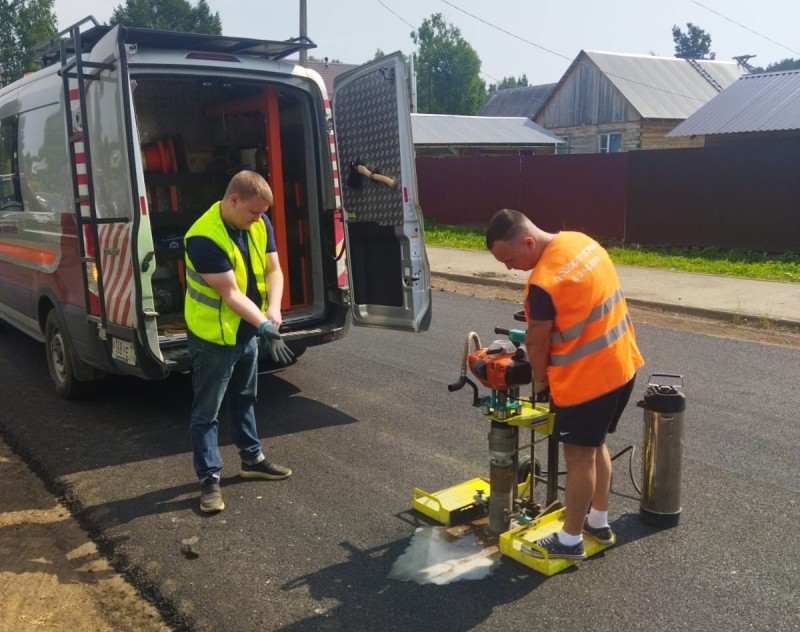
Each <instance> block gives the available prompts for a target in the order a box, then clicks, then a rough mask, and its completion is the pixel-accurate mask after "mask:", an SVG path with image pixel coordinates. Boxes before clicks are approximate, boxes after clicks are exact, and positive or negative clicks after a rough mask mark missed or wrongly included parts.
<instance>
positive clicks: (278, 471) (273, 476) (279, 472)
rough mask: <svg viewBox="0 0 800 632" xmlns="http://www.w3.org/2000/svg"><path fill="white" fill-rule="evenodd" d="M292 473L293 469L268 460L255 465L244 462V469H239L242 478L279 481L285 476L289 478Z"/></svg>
mask: <svg viewBox="0 0 800 632" xmlns="http://www.w3.org/2000/svg"><path fill="white" fill-rule="evenodd" d="M291 475H292V470H290V469H289V468H288V467H283V465H278V464H277V463H270V462H269V461H267V460H264V461H261V462H259V463H256V464H255V465H247V463H244V462H242V469H241V470H240V471H239V476H241V477H242V478H265V479H268V480H270V481H279V480H281V479H284V478H289V477H290V476H291Z"/></svg>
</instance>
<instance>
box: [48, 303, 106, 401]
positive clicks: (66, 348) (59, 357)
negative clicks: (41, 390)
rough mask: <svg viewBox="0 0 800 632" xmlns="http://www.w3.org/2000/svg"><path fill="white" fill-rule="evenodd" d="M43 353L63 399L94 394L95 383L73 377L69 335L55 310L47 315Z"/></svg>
mask: <svg viewBox="0 0 800 632" xmlns="http://www.w3.org/2000/svg"><path fill="white" fill-rule="evenodd" d="M45 351H46V353H47V368H48V369H49V370H50V377H51V378H52V380H53V383H54V384H55V387H56V393H58V394H59V395H60V396H61V397H63V398H64V399H76V398H78V397H82V396H85V395H90V394H91V393H92V392H94V389H95V386H96V385H97V383H96V382H82V381H80V380H78V379H77V378H76V377H75V363H76V362H80V360H79V359H77V358H76V357H75V351H74V349H73V348H72V341H71V340H70V339H69V333H67V330H66V328H65V327H64V326H63V325H62V324H61V319H60V318H59V317H58V313H57V312H56V310H55V309H51V310H50V311H49V312H48V314H47V321H46V324H45Z"/></svg>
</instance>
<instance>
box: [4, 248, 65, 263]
mask: <svg viewBox="0 0 800 632" xmlns="http://www.w3.org/2000/svg"><path fill="white" fill-rule="evenodd" d="M0 255H6V256H9V257H14V258H15V259H22V260H23V261H29V262H31V263H38V264H39V265H43V266H49V265H53V263H54V262H55V260H56V253H54V252H52V251H50V250H41V249H39V248H31V247H30V246H17V245H14V244H0Z"/></svg>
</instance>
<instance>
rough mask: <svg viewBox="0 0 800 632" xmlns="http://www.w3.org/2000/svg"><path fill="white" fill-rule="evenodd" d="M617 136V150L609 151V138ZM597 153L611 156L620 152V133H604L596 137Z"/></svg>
mask: <svg viewBox="0 0 800 632" xmlns="http://www.w3.org/2000/svg"><path fill="white" fill-rule="evenodd" d="M613 136H617V137H618V138H619V145H618V148H617V149H614V150H612V149H611V138H612V137H613ZM597 151H598V152H599V153H601V154H613V153H617V152H621V151H622V132H606V133H605V134H598V136H597Z"/></svg>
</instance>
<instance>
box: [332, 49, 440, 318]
mask: <svg viewBox="0 0 800 632" xmlns="http://www.w3.org/2000/svg"><path fill="white" fill-rule="evenodd" d="M331 110H332V112H333V124H334V134H335V139H336V155H337V159H338V164H339V176H340V178H341V185H342V191H341V193H342V196H341V197H342V208H343V212H344V218H345V245H346V252H347V274H348V280H349V283H350V290H351V297H350V302H351V310H352V312H353V323H354V324H355V325H369V326H373V327H383V328H388V329H402V330H408V331H415V332H416V331H425V330H427V328H428V326H429V324H430V319H431V283H430V268H429V266H428V258H427V254H426V253H425V241H424V236H423V223H422V212H421V210H420V208H419V202H418V200H417V175H416V169H415V166H414V145H413V141H412V137H411V117H410V115H409V106H408V82H407V80H406V71H405V64H404V61H403V55H402V54H401V53H399V52H398V53H393V54H391V55H387V56H386V57H383V58H382V59H379V60H377V61H374V62H371V63H369V64H365V65H364V66H360V67H359V68H355V69H354V70H351V71H350V72H347V73H345V74H343V75H341V76H339V77H337V79H336V81H335V84H334V91H333V99H332V101H331Z"/></svg>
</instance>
